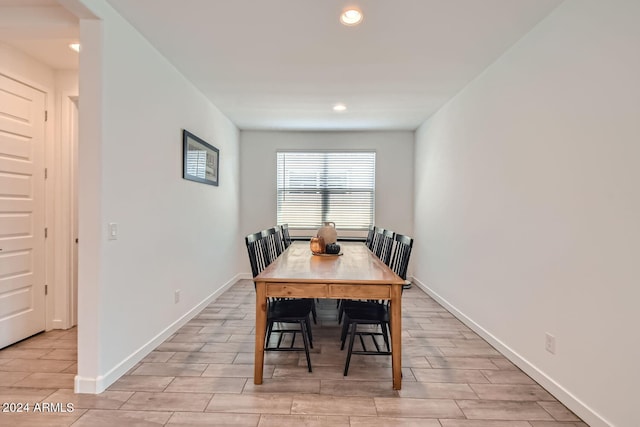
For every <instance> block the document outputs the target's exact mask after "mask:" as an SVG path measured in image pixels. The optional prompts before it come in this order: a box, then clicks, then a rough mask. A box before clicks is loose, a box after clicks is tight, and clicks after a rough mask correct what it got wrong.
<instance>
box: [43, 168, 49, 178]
mask: <svg viewBox="0 0 640 427" xmlns="http://www.w3.org/2000/svg"><path fill="white" fill-rule="evenodd" d="M48 176H49V171H48V169H47V168H44V179H47V177H48Z"/></svg>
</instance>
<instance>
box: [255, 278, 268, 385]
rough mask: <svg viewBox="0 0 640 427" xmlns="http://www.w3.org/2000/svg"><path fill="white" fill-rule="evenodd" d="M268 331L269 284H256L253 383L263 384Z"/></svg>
mask: <svg viewBox="0 0 640 427" xmlns="http://www.w3.org/2000/svg"><path fill="white" fill-rule="evenodd" d="M266 329H267V284H266V283H265V282H257V283H256V348H255V360H254V366H253V383H254V384H262V371H263V368H264V340H265V334H266Z"/></svg>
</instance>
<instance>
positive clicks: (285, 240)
mask: <svg viewBox="0 0 640 427" xmlns="http://www.w3.org/2000/svg"><path fill="white" fill-rule="evenodd" d="M280 230H281V231H282V244H283V245H284V248H285V249H287V248H288V247H289V245H291V236H290V235H289V224H282V225H281V226H280Z"/></svg>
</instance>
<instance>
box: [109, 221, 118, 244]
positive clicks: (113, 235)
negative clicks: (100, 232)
mask: <svg viewBox="0 0 640 427" xmlns="http://www.w3.org/2000/svg"><path fill="white" fill-rule="evenodd" d="M108 233H109V240H118V224H116V223H115V222H110V223H109V227H108Z"/></svg>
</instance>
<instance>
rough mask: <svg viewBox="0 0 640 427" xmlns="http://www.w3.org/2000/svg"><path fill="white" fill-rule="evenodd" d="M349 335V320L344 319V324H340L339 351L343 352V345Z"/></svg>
mask: <svg viewBox="0 0 640 427" xmlns="http://www.w3.org/2000/svg"><path fill="white" fill-rule="evenodd" d="M348 333H349V318H348V317H345V319H344V323H343V324H342V332H341V333H340V341H341V342H342V344H340V350H344V343H345V341H346V340H347V334H348Z"/></svg>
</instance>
